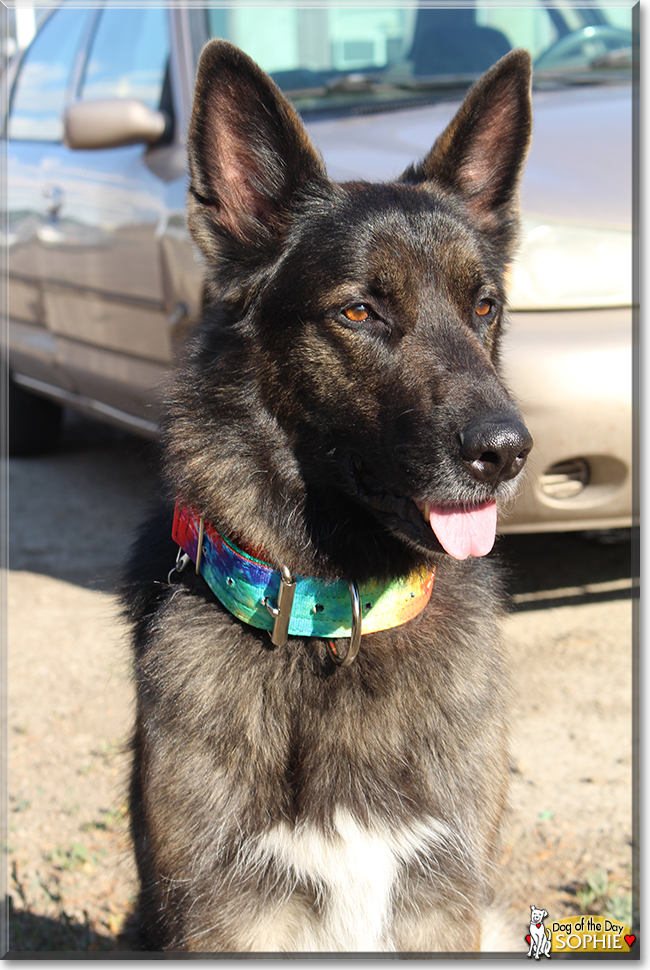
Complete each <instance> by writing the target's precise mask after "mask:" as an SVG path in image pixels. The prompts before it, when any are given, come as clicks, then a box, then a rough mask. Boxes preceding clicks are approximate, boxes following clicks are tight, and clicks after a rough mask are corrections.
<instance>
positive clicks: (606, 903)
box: [576, 869, 632, 926]
mask: <svg viewBox="0 0 650 970" xmlns="http://www.w3.org/2000/svg"><path fill="white" fill-rule="evenodd" d="M576 899H577V901H578V903H579V905H580V909H581V911H582V912H583V913H585V914H586V915H587V914H588V915H589V916H603V917H605V919H612V920H614V921H615V922H617V923H625V925H626V926H631V925H632V893H630V892H620V891H617V890H616V887H615V886H612V885H611V884H610V881H609V876H608V875H607V872H606V871H605V870H604V869H597V870H596V871H595V872H590V873H589V874H588V875H587V881H586V883H585V884H584V885H583V886H581V887H580V888H579V889H576Z"/></svg>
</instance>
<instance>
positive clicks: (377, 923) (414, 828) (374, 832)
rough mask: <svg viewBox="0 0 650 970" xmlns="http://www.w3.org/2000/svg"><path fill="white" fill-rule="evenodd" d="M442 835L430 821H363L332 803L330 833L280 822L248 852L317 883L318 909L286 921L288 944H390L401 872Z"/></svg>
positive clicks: (321, 947) (361, 947)
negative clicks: (291, 926) (289, 923)
mask: <svg viewBox="0 0 650 970" xmlns="http://www.w3.org/2000/svg"><path fill="white" fill-rule="evenodd" d="M449 834H450V833H449V832H448V831H447V829H446V828H445V826H444V825H442V824H441V823H440V822H438V821H435V820H434V819H428V820H426V821H421V822H413V823H412V824H411V825H408V826H400V827H390V826H389V825H387V824H386V823H384V822H381V823H379V822H375V823H372V824H370V825H362V824H360V823H359V822H358V821H357V820H356V819H355V818H354V817H353V816H352V815H351V814H350V813H349V812H348V811H345V810H342V809H337V810H336V811H335V814H334V831H333V832H331V833H327V834H325V833H323V832H321V831H320V830H318V829H316V828H315V827H313V826H311V825H304V826H299V827H294V826H291V825H289V824H288V823H280V824H278V825H275V826H274V827H273V828H271V829H270V830H269V831H268V832H266V833H265V834H264V835H263V836H262V837H261V838H260V839H259V840H256V844H255V849H254V855H255V856H256V861H257V862H258V863H262V862H265V861H268V860H269V859H270V858H272V859H273V861H274V862H275V864H276V865H278V866H280V867H281V868H282V869H284V870H285V872H287V874H288V875H289V878H290V880H292V881H294V882H298V881H301V880H308V881H309V883H311V884H312V885H315V886H316V887H317V893H318V896H319V901H320V902H322V907H319V911H320V913H322V915H319V914H312V918H310V919H307V920H305V921H302V920H297V921H293V924H294V930H293V931H292V932H291V936H292V938H293V939H292V943H291V949H294V950H296V951H301V952H310V951H311V952H313V951H329V952H334V951H341V950H344V951H348V952H350V951H356V952H373V951H382V950H394V949H395V944H394V941H393V940H392V939H391V923H392V919H391V913H392V906H393V896H394V890H395V884H396V880H397V877H398V875H399V873H400V870H402V868H403V867H404V866H405V865H407V864H408V863H409V862H410V861H411V860H413V859H414V858H415V857H416V856H421V855H426V853H427V850H428V849H429V848H431V847H433V845H435V844H436V843H438V844H439V843H440V842H441V841H443V840H446V839H448V837H449ZM298 924H300V925H298ZM282 948H284V947H282Z"/></svg>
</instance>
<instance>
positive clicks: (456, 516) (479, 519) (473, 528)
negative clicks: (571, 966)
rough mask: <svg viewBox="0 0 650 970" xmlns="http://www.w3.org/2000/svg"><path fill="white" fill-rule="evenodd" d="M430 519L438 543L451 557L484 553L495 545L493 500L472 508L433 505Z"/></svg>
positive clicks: (495, 525)
mask: <svg viewBox="0 0 650 970" xmlns="http://www.w3.org/2000/svg"><path fill="white" fill-rule="evenodd" d="M429 520H430V522H431V528H432V529H433V531H434V532H435V534H436V538H437V539H438V542H439V543H440V545H441V546H442V548H443V549H444V550H445V552H448V553H449V555H450V556H453V557H454V559H467V557H468V556H485V555H487V553H488V552H489V551H490V549H491V548H492V546H493V545H494V538H495V535H496V530H497V506H496V502H489V503H488V504H487V505H480V506H479V507H478V508H475V509H458V508H453V507H449V508H445V507H444V506H438V507H437V508H436V507H433V508H432V509H431V511H430V514H429Z"/></svg>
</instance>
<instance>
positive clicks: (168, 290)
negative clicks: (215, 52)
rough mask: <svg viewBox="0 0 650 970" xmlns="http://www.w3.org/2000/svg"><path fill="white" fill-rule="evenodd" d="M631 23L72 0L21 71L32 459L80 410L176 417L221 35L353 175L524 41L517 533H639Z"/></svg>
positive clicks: (534, 15) (16, 132)
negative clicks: (194, 226) (210, 92)
mask: <svg viewBox="0 0 650 970" xmlns="http://www.w3.org/2000/svg"><path fill="white" fill-rule="evenodd" d="M636 10H637V11H638V7H637V8H636ZM634 16H635V14H634V11H633V10H632V8H627V7H621V6H617V7H613V8H608V7H604V6H601V5H600V3H598V4H596V3H595V2H594V5H593V6H592V7H591V8H586V7H583V6H577V5H574V4H573V3H571V2H569V0H557V2H556V3H555V4H554V5H549V4H547V3H545V2H539V3H537V4H536V3H530V4H528V5H527V6H525V7H517V8H515V7H505V6H504V7H495V6H491V5H490V6H487V5H486V6H481V5H480V3H479V4H477V5H476V6H475V7H470V6H469V5H468V6H466V7H463V8H449V9H446V8H442V7H418V6H417V5H416V4H415V3H409V2H408V0H407V2H405V3H401V4H399V5H396V6H395V7H377V8H368V7H358V8H357V7H354V6H323V5H315V4H314V5H310V4H306V5H303V6H301V7H297V6H293V5H291V4H283V3H276V4H275V5H274V6H273V7H261V6H255V7H253V6H248V5H247V4H245V3H243V4H241V5H238V6H237V7H232V8H228V9H225V8H221V7H213V8H210V7H208V8H203V9H199V8H190V7H189V6H188V7H181V8H178V9H165V8H155V7H143V8H135V7H131V8H129V7H119V6H116V5H114V4H112V3H105V4H103V5H102V4H100V5H99V6H95V7H92V8H90V7H88V8H80V7H76V6H72V5H70V6H67V5H66V4H65V3H64V4H62V5H61V6H60V7H58V8H57V9H55V10H54V11H53V12H52V13H51V14H50V15H49V16H48V17H47V18H46V19H45V20H44V22H43V23H42V24H41V26H40V28H39V31H38V32H37V34H36V36H35V38H34V40H33V42H32V43H31V45H30V46H29V47H28V48H27V50H26V51H24V52H23V53H22V55H20V56H19V57H17V58H16V59H15V60H14V62H13V63H12V64H11V66H10V68H9V72H8V83H9V91H10V99H9V110H8V115H7V118H6V119H5V134H6V138H7V174H8V193H7V198H8V216H7V219H6V220H5V228H6V232H7V245H8V250H9V351H8V353H9V368H10V446H11V451H12V453H13V454H26V453H35V452H37V451H39V450H41V449H45V448H48V447H51V446H52V444H53V443H54V441H55V438H56V434H57V430H58V426H59V423H60V413H61V406H62V405H68V406H71V407H73V408H77V409H79V410H81V411H85V412H88V413H90V414H93V415H95V416H97V417H100V418H102V419H105V420H106V421H110V422H113V423H117V424H119V425H122V426H125V427H127V428H130V429H132V430H134V431H136V432H139V433H142V434H149V435H151V434H154V433H155V431H156V426H157V420H158V415H159V410H160V407H161V403H160V402H161V386H162V385H163V384H164V382H165V379H166V377H167V375H168V372H169V370H170V368H171V367H172V366H173V362H174V359H175V358H176V356H177V355H178V353H179V351H180V349H181V346H182V343H183V341H184V339H185V338H186V336H187V334H188V333H189V332H190V331H191V329H192V327H193V325H194V323H195V321H196V320H197V317H198V315H199V308H200V302H201V285H202V266H201V263H200V261H199V257H198V256H197V255H196V253H195V252H194V251H193V249H192V246H191V243H190V240H189V237H188V233H187V229H186V223H185V211H184V210H185V189H186V181H187V175H186V157H185V131H186V126H187V122H188V117H189V112H190V108H191V100H192V89H193V82H194V72H195V66H196V63H197V57H198V54H199V52H200V50H201V48H202V46H203V45H204V43H205V42H206V41H207V40H208V39H209V38H210V37H212V36H223V37H227V38H229V39H230V40H233V41H234V42H235V43H237V44H239V45H240V46H241V47H243V48H244V49H245V50H246V51H247V52H248V53H249V54H251V55H252V56H253V57H254V58H255V59H256V60H257V61H258V62H259V63H260V64H261V66H262V67H263V68H265V70H267V71H268V72H269V73H270V74H271V75H272V76H273V77H274V79H275V80H276V82H277V83H278V85H279V86H280V87H281V88H282V89H283V90H284V91H285V93H286V94H287V95H288V97H290V98H291V99H292V101H293V102H294V104H295V106H296V108H297V109H298V111H299V112H300V113H301V114H302V117H303V119H304V121H305V124H306V126H307V128H308V131H309V134H310V136H311V138H312V139H313V141H314V142H315V144H316V145H317V146H318V148H319V149H320V151H321V152H322V154H323V156H324V158H325V161H326V163H327V166H328V169H329V172H330V174H331V175H332V177H333V178H336V179H358V178H366V179H371V180H375V179H390V178H391V177H394V176H396V175H398V174H399V173H400V172H401V171H403V169H404V168H405V167H406V166H407V165H408V164H409V163H410V162H412V161H413V160H415V159H417V158H419V157H421V156H422V155H424V153H425V152H426V151H427V150H428V148H429V147H430V145H431V142H432V140H433V138H434V137H435V136H436V135H437V134H438V133H439V132H440V131H441V130H442V129H443V127H444V125H445V124H446V122H447V121H448V120H449V119H450V118H451V116H452V115H453V113H454V112H455V110H456V108H457V107H458V104H459V103H460V101H461V100H462V97H463V95H464V93H465V91H466V89H467V87H468V85H469V84H470V83H471V82H472V81H473V80H474V79H475V78H476V77H477V76H478V75H479V74H481V73H482V72H483V71H484V70H486V69H487V68H488V67H489V66H490V65H491V64H492V63H494V62H495V61H496V60H497V59H498V58H499V57H500V56H502V55H503V54H504V53H506V52H507V51H508V50H509V49H511V48H512V47H527V48H528V49H529V50H530V52H531V54H532V56H533V59H534V64H535V82H534V118H535V128H534V137H533V144H532V149H531V154H530V158H529V162H528V166H527V170H526V175H525V180H524V183H523V186H522V192H521V201H522V209H523V214H524V221H523V234H522V245H521V249H520V253H519V257H518V259H517V261H516V262H515V263H514V264H513V266H512V267H511V276H510V306H511V310H512V312H511V322H510V328H509V333H508V338H507V340H506V344H505V347H504V354H503V367H504V371H505V376H506V379H507V381H508V383H509V385H510V386H511V388H512V389H513V391H514V393H515V395H516V396H517V398H518V400H519V402H520V404H521V406H522V408H523V411H524V413H525V417H526V422H527V424H528V426H529V428H530V429H531V432H532V434H533V436H534V438H535V448H534V451H533V452H532V454H531V456H530V459H529V472H528V478H527V485H526V487H525V489H524V490H523V492H522V494H521V496H520V498H519V500H518V501H517V503H516V505H515V506H514V508H513V509H511V510H510V512H509V514H508V515H507V516H506V517H505V518H504V520H503V521H502V523H501V529H502V531H506V532H507V531H511V532H527V531H544V530H548V531H551V530H567V529H594V528H615V527H627V526H630V525H631V524H632V522H633V518H634V516H633V500H632V492H633V489H632V483H633V479H634V476H633V458H632V455H633V431H632V373H633V359H632V343H633V329H634V321H635V310H634V297H633V281H632V265H633V258H632V238H633V225H632V223H633V220H632V212H633V199H632V191H633V178H632V169H633V164H632V163H633V148H632V132H633V117H634V112H635V103H636V102H635V99H634V98H633V91H634V77H635V72H634V70H633V60H634V57H635V50H636V48H635V43H634V42H635V38H636V36H637V31H636V25H635V23H634Z"/></svg>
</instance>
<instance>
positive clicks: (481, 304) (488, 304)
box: [476, 300, 494, 317]
mask: <svg viewBox="0 0 650 970" xmlns="http://www.w3.org/2000/svg"><path fill="white" fill-rule="evenodd" d="M493 305H494V304H493V303H492V301H491V300H479V301H478V303H477V304H476V312H477V313H478V315H479V317H485V316H487V314H488V313H489V312H490V310H491V309H492V307H493Z"/></svg>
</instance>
